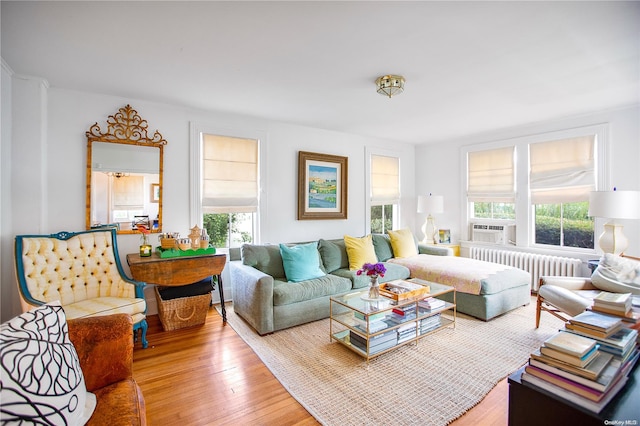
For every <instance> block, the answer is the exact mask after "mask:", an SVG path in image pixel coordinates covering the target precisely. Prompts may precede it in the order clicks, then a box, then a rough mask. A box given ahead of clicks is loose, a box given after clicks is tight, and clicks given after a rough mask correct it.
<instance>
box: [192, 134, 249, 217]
mask: <svg viewBox="0 0 640 426" xmlns="http://www.w3.org/2000/svg"><path fill="white" fill-rule="evenodd" d="M202 150H203V152H202V158H203V162H202V176H203V179H202V182H203V184H202V211H203V212H204V213H232V212H233V213H247V212H255V211H257V208H258V141H257V140H255V139H243V138H235V137H229V136H218V135H210V134H203V135H202Z"/></svg>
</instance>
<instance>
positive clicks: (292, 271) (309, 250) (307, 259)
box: [280, 243, 325, 283]
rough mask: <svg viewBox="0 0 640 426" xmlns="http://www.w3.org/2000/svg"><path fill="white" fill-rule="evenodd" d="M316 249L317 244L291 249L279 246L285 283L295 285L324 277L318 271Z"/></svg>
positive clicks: (292, 247) (297, 246)
mask: <svg viewBox="0 0 640 426" xmlns="http://www.w3.org/2000/svg"><path fill="white" fill-rule="evenodd" d="M317 247H318V244H317V243H308V244H298V245H295V246H291V247H289V246H287V245H286V244H280V255H281V256H282V265H283V266H284V272H285V275H286V276H287V281H292V282H294V283H297V282H300V281H304V280H310V279H312V278H318V277H322V276H324V275H325V273H324V272H322V270H321V269H320V258H319V257H318V248H317Z"/></svg>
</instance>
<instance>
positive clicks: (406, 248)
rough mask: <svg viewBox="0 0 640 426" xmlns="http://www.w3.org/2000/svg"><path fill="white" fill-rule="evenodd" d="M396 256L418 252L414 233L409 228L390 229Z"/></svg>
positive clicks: (413, 254) (392, 246)
mask: <svg viewBox="0 0 640 426" xmlns="http://www.w3.org/2000/svg"><path fill="white" fill-rule="evenodd" d="M388 233H389V240H390V242H391V248H392V249H393V256H394V257H411V256H415V255H416V254H418V249H417V247H416V242H415V241H414V239H413V233H412V232H411V231H410V230H409V229H399V230H397V231H388Z"/></svg>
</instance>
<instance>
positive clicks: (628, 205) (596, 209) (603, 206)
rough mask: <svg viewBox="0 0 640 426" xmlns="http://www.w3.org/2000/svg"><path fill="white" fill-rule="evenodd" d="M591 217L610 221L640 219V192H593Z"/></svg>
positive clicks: (590, 200)
mask: <svg viewBox="0 0 640 426" xmlns="http://www.w3.org/2000/svg"><path fill="white" fill-rule="evenodd" d="M588 214H589V216H591V217H603V218H608V219H640V191H616V190H613V191H593V192H591V194H590V195H589V213H588Z"/></svg>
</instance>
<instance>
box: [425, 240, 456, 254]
mask: <svg viewBox="0 0 640 426" xmlns="http://www.w3.org/2000/svg"><path fill="white" fill-rule="evenodd" d="M418 253H420V254H433V255H435V256H453V249H452V248H449V247H444V246H435V245H431V244H423V243H419V244H418Z"/></svg>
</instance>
